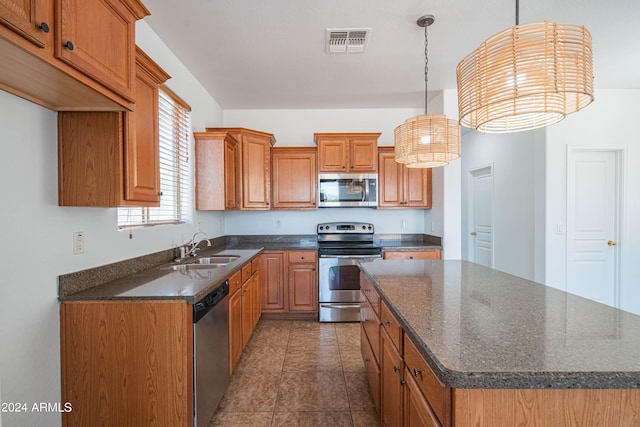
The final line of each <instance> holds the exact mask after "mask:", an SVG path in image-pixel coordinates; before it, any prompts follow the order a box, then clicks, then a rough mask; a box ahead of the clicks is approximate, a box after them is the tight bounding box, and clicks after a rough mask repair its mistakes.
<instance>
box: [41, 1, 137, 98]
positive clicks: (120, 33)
mask: <svg viewBox="0 0 640 427" xmlns="http://www.w3.org/2000/svg"><path fill="white" fill-rule="evenodd" d="M148 14H149V12H148V11H147V10H146V9H145V7H144V6H143V5H142V4H141V3H140V2H138V1H135V0H99V1H87V0H58V1H56V13H55V16H56V22H55V36H56V37H55V38H56V43H55V51H54V53H55V56H56V58H59V59H60V60H62V61H64V62H65V63H67V64H69V65H71V66H72V67H74V68H76V69H77V70H78V71H81V72H83V73H85V74H87V75H89V76H91V77H92V78H93V79H95V80H96V81H98V82H100V83H101V84H103V85H104V86H106V87H108V88H109V89H111V90H113V91H115V92H116V93H118V94H119V95H121V96H122V97H124V98H125V99H127V100H129V101H134V102H135V101H136V99H135V98H134V94H135V92H134V79H135V67H134V64H135V60H136V52H135V30H136V27H135V24H136V19H141V18H143V17H144V16H145V15H148Z"/></svg>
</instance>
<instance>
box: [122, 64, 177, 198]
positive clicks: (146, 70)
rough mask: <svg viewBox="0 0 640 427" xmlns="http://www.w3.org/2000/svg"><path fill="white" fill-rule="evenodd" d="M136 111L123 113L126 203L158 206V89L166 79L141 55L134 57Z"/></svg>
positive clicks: (154, 65)
mask: <svg viewBox="0 0 640 427" xmlns="http://www.w3.org/2000/svg"><path fill="white" fill-rule="evenodd" d="M136 57H137V60H136V87H135V93H136V110H135V112H129V113H126V115H127V125H128V128H129V130H128V133H127V135H128V138H127V143H126V145H125V155H124V162H125V171H126V176H125V179H124V183H125V199H126V200H131V201H137V202H138V201H140V202H152V203H155V204H156V205H157V206H159V205H160V148H159V145H160V136H159V129H158V111H159V110H158V108H159V107H158V104H159V102H158V94H159V89H158V88H159V85H160V84H161V83H163V82H164V81H166V80H167V79H168V78H169V75H168V74H166V73H164V71H162V70H161V69H160V68H159V67H158V66H157V64H155V63H154V62H153V61H152V60H151V59H150V58H149V57H148V56H146V55H145V54H144V53H143V52H142V51H138V52H137V53H136Z"/></svg>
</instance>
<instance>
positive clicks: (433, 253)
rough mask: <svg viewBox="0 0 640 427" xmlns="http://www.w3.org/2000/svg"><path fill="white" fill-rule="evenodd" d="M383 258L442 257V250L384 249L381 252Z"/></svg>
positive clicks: (424, 258)
mask: <svg viewBox="0 0 640 427" xmlns="http://www.w3.org/2000/svg"><path fill="white" fill-rule="evenodd" d="M382 257H383V258H384V259H422V260H430V259H431V260H433V259H442V251H441V250H439V249H432V250H425V251H384V252H383V254H382Z"/></svg>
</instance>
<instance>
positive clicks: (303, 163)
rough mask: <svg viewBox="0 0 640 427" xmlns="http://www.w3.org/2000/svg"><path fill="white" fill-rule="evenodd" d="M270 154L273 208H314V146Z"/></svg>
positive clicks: (275, 150) (315, 159) (276, 151)
mask: <svg viewBox="0 0 640 427" xmlns="http://www.w3.org/2000/svg"><path fill="white" fill-rule="evenodd" d="M271 155H272V168H271V169H272V173H273V187H272V188H273V204H272V206H271V207H272V209H315V208H316V197H317V195H316V192H317V191H316V189H317V179H318V175H317V172H316V164H317V156H316V152H315V150H300V151H296V150H287V149H284V150H279V149H274V150H272V152H271Z"/></svg>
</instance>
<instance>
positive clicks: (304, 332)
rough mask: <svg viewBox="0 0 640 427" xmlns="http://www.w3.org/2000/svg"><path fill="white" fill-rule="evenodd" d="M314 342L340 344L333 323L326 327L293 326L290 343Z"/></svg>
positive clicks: (297, 344)
mask: <svg viewBox="0 0 640 427" xmlns="http://www.w3.org/2000/svg"><path fill="white" fill-rule="evenodd" d="M313 344H322V345H338V337H337V336H336V329H335V328H334V327H333V325H330V326H324V327H321V328H320V327H317V328H313V327H308V328H295V327H292V328H291V333H290V334H289V345H293V346H298V347H300V346H305V345H313Z"/></svg>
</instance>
